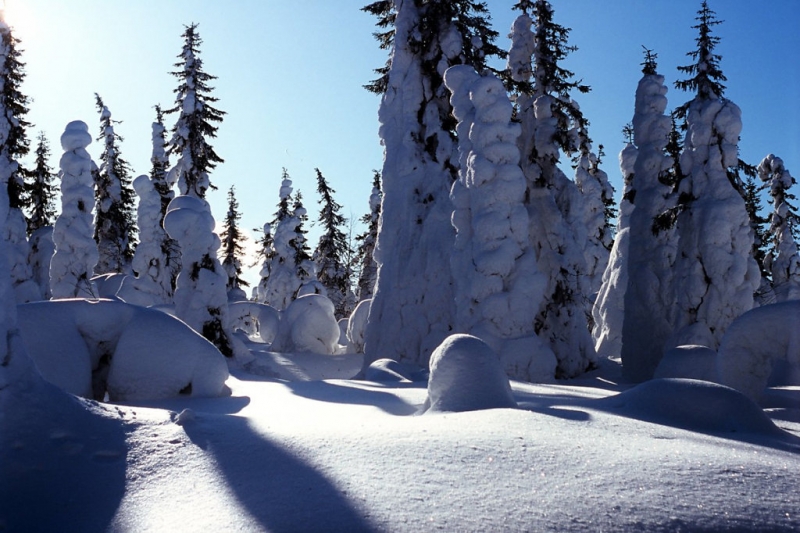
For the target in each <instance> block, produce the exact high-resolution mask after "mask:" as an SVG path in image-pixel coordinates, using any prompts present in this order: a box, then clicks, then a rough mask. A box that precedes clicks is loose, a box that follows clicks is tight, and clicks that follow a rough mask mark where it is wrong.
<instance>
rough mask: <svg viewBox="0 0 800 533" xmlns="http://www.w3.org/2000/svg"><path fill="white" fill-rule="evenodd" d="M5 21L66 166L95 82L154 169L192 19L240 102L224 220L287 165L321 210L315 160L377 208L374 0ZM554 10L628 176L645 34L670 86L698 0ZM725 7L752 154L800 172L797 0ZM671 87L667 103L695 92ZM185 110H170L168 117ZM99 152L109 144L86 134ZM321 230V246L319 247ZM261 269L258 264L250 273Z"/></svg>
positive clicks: (580, 2)
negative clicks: (73, 129) (70, 131)
mask: <svg viewBox="0 0 800 533" xmlns="http://www.w3.org/2000/svg"><path fill="white" fill-rule="evenodd" d="M5 3H6V12H7V13H6V19H7V21H8V23H9V24H10V25H11V26H12V27H14V28H15V32H16V35H17V36H18V37H19V38H20V39H22V41H23V42H22V49H23V50H24V54H23V61H25V62H26V63H27V68H26V70H27V78H26V80H25V84H24V86H23V91H24V92H25V93H26V94H27V95H29V96H30V97H31V98H32V99H33V101H32V103H31V106H30V108H31V112H30V114H29V115H28V118H29V120H30V121H31V122H33V123H34V124H35V129H34V130H33V131H32V132H31V138H34V137H35V134H36V132H37V131H38V130H43V131H45V133H46V134H47V136H48V137H49V139H50V141H51V145H52V149H53V153H54V155H53V161H52V164H53V166H54V167H57V165H58V158H59V157H60V151H61V150H60V146H59V143H58V139H59V137H60V135H61V133H62V132H63V129H64V126H65V125H66V124H67V122H69V121H71V120H83V121H85V122H87V123H88V124H89V126H90V129H91V130H92V131H93V132H96V131H97V130H98V129H99V125H98V120H99V116H98V114H97V112H96V110H95V108H94V93H95V92H97V93H99V94H100V95H101V96H102V97H103V99H104V101H105V103H106V105H107V106H108V107H109V109H110V110H111V112H112V114H113V118H114V119H116V120H121V121H122V123H121V124H119V125H118V126H117V132H118V133H120V134H121V135H122V136H123V137H124V138H125V140H124V142H123V143H122V148H121V149H122V155H123V157H125V158H126V159H127V160H128V161H129V162H130V163H131V165H132V167H133V169H134V173H135V175H138V174H143V173H147V172H148V171H149V168H150V163H149V158H150V150H151V145H150V124H151V122H152V121H153V119H154V111H153V106H154V105H155V104H157V103H160V104H161V105H162V106H163V107H169V106H171V105H172V103H173V98H174V95H173V93H172V90H173V88H174V87H175V86H176V82H175V78H173V77H172V76H170V75H169V74H168V72H169V71H170V70H172V68H173V63H174V62H175V61H176V56H177V54H178V53H179V52H180V50H181V45H182V40H181V38H180V34H181V33H182V31H183V25H184V24H189V23H191V22H196V23H199V32H200V35H201V37H202V38H203V41H204V43H203V45H202V58H203V60H204V65H205V69H206V71H207V72H208V73H210V74H213V75H215V76H218V77H219V79H218V80H216V81H215V83H214V86H215V91H214V96H216V97H218V98H219V102H218V107H219V108H220V109H222V110H224V111H226V112H227V113H228V114H227V116H226V117H225V121H224V122H223V123H222V124H221V126H220V129H219V135H218V138H217V139H216V140H215V141H212V144H213V145H214V147H215V149H216V150H217V152H218V153H219V155H220V156H221V157H223V158H224V159H225V163H224V164H221V165H219V167H218V168H217V170H216V171H215V172H214V173H213V174H212V175H211V180H212V183H214V184H215V185H216V186H217V187H219V190H218V191H216V192H211V193H209V198H208V199H209V201H210V203H211V205H212V209H213V211H214V214H215V216H216V217H217V219H221V218H222V217H224V214H225V194H226V191H227V189H228V187H229V186H230V185H231V184H236V191H237V197H238V199H239V202H240V209H241V211H242V213H243V219H242V225H243V227H245V228H248V229H249V228H254V227H260V226H261V225H263V223H264V222H266V221H268V220H270V219H271V217H272V213H273V212H274V211H275V207H276V204H277V201H278V189H279V186H280V175H281V168H282V167H286V168H287V169H288V171H289V173H290V175H291V176H292V178H293V180H294V184H295V190H297V189H300V190H301V191H302V192H303V195H304V198H305V204H306V207H307V208H308V209H309V213H310V215H311V217H312V218H316V214H317V211H318V208H317V204H316V201H317V198H316V196H317V195H316V184H315V173H314V168H315V167H319V168H320V169H321V170H322V172H323V174H324V175H325V176H326V177H327V178H328V180H329V182H330V183H331V185H332V186H333V188H334V189H336V191H337V200H338V201H339V202H340V203H342V204H344V205H345V209H344V213H343V214H344V215H345V216H352V217H354V218H358V217H360V216H361V215H362V214H363V213H364V212H366V210H367V208H368V198H369V194H370V188H371V179H372V169H380V168H381V166H382V148H381V146H380V144H379V139H378V136H377V131H378V122H377V109H378V105H379V98H378V97H376V96H374V95H372V94H370V93H368V92H367V91H365V90H364V89H362V88H361V86H362V85H363V84H364V83H366V82H368V81H369V80H371V79H372V78H373V77H374V76H373V72H372V69H373V68H375V67H378V66H381V65H382V64H383V63H384V61H385V59H386V53H385V52H384V51H382V50H380V49H378V47H377V43H375V41H374V40H373V38H372V32H373V31H374V29H375V28H374V20H373V18H372V17H371V16H369V15H367V14H365V13H362V12H361V11H360V10H359V8H360V7H362V6H363V5H364V4H366V3H367V1H366V0H336V1H324V0H295V1H291V2H289V1H279V0H231V1H229V2H219V1H212V0H191V1H190V0H139V1H136V2H129V1H120V0H70V1H69V2H66V1H64V0H5ZM514 3H515V2H514V1H512V0H502V1H501V0H492V1H489V2H488V4H489V7H490V10H491V13H492V17H493V22H494V28H495V29H496V30H497V31H498V32H499V33H500V39H499V41H498V43H499V45H500V46H501V47H503V48H507V44H508V39H507V37H506V35H507V34H508V30H509V28H510V26H511V22H512V20H513V18H514V17H515V16H516V12H514V11H512V10H511V6H512V5H513V4H514ZM552 3H553V6H554V8H555V17H556V21H557V22H559V23H560V24H562V25H564V26H567V27H571V28H572V33H571V36H570V41H571V44H574V45H576V46H578V47H579V50H578V51H577V52H575V53H574V54H572V55H571V56H570V58H569V59H568V62H567V64H566V66H567V68H569V69H571V70H573V71H574V72H575V73H576V75H577V77H579V78H581V79H583V81H584V82H585V83H587V84H589V85H590V86H591V87H592V89H593V90H592V92H591V93H590V94H588V95H577V96H576V99H577V100H578V102H579V104H580V105H581V107H582V109H583V111H584V113H585V115H586V116H587V117H588V118H589V120H590V121H591V128H590V135H591V136H592V138H593V139H594V140H595V145H598V144H603V145H605V150H606V154H607V155H606V159H605V165H604V168H605V170H606V171H607V172H608V174H609V175H610V176H611V178H612V182H613V183H614V185H615V186H616V187H617V189H620V188H621V178H620V177H619V171H618V168H617V162H616V156H617V153H618V152H619V150H620V149H621V148H622V146H623V144H622V134H621V129H622V127H623V126H624V125H625V124H626V123H627V122H629V121H630V119H631V117H632V115H633V98H634V92H635V89H636V84H637V82H638V80H639V78H640V77H641V71H640V66H639V63H641V61H642V48H641V46H642V45H645V46H647V47H648V48H651V49H653V50H654V51H655V52H656V53H658V62H659V70H660V72H661V73H662V74H664V75H665V76H666V78H667V81H668V83H669V84H670V86H671V84H672V82H673V81H674V80H675V79H678V78H679V77H680V75H679V73H678V72H677V71H676V69H675V67H676V66H677V65H685V64H688V63H689V62H690V61H691V60H690V59H689V58H688V57H686V55H685V54H686V52H688V51H690V50H692V49H693V47H694V38H695V37H696V33H695V30H693V29H692V28H691V26H692V25H693V24H695V20H694V17H695V16H696V11H697V9H698V8H699V6H700V1H699V0H649V1H644V0H610V1H605V2H599V1H597V0H568V1H567V0H563V1H560V0H554V1H553V2H552ZM710 7H711V8H712V9H713V10H715V11H716V12H717V16H718V17H719V18H720V19H721V20H724V23H723V24H722V25H719V26H717V27H716V28H715V32H716V35H718V36H720V37H721V38H722V42H721V44H720V45H719V48H718V52H719V53H720V54H721V55H722V56H723V59H722V69H723V72H724V73H725V75H726V76H727V77H728V82H727V86H728V90H727V93H726V96H727V97H728V98H730V99H731V100H733V101H734V102H736V103H737V104H738V105H739V106H740V107H741V108H742V111H743V121H744V129H743V132H742V139H741V143H740V148H741V155H742V158H743V159H745V160H746V161H748V162H750V163H753V164H757V163H758V162H759V161H760V160H761V158H763V157H764V156H765V155H766V154H768V153H770V152H772V153H775V154H776V155H778V156H780V157H782V158H783V159H784V161H785V162H786V164H787V167H788V168H789V170H790V171H791V172H792V173H793V174H794V175H795V176H800V61H798V60H797V57H796V54H797V50H800V31H798V27H800V1H798V0H770V1H769V2H757V3H756V2H752V0H711V2H710ZM690 97H691V96H690V95H688V94H686V93H682V92H680V91H677V90H675V89H671V90H670V92H669V94H668V98H669V102H670V103H669V105H670V108H672V107H675V106H677V105H680V104H682V103H683V102H685V101H686V100H688V99H690ZM173 121H174V116H173V117H167V125H168V126H171V125H172V123H173ZM89 151H90V153H91V154H92V155H93V156H97V155H99V152H100V145H99V144H98V143H95V144H93V145H92V146H90V147H89ZM316 239H317V236H316V233H315V232H314V230H313V229H312V234H311V244H312V246H313V245H315V244H316ZM250 279H252V275H251V276H250Z"/></svg>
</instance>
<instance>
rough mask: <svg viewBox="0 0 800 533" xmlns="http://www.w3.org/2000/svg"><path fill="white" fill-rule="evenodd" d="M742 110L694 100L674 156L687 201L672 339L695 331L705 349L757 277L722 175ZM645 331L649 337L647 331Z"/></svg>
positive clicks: (743, 219) (737, 199) (749, 295)
mask: <svg viewBox="0 0 800 533" xmlns="http://www.w3.org/2000/svg"><path fill="white" fill-rule="evenodd" d="M741 115H742V112H741V110H740V109H739V107H737V106H736V104H734V103H733V102H731V101H729V100H719V99H714V100H700V99H695V100H693V101H692V102H691V104H690V106H689V113H688V117H687V127H688V130H687V134H686V143H685V146H684V150H683V152H682V153H681V160H680V166H681V170H682V171H683V173H684V175H686V176H687V177H686V178H685V179H684V180H682V181H681V185H680V189H679V192H680V193H681V194H683V195H684V196H685V195H689V196H690V197H691V200H690V201H689V203H688V204H687V205H686V207H685V208H684V209H683V211H682V212H681V213H680V215H678V221H677V233H678V250H677V254H676V262H675V269H674V272H675V290H676V298H675V300H674V301H675V308H676V310H677V317H676V320H675V323H674V326H675V330H676V333H675V334H674V337H673V338H675V339H680V338H681V335H682V331H681V329H686V328H688V329H695V330H702V333H701V334H703V335H707V336H709V337H710V338H711V342H712V343H713V344H707V345H708V346H709V347H710V348H716V347H717V346H719V342H720V341H721V339H722V336H723V334H724V333H725V329H726V328H727V327H728V325H729V324H730V323H731V322H733V320H734V319H735V318H736V317H738V316H739V315H741V314H742V313H744V312H745V311H748V310H749V309H750V308H752V307H753V294H754V293H755V291H756V289H758V286H759V284H760V281H761V274H760V272H759V269H758V265H757V264H756V261H755V259H753V257H752V248H753V230H752V228H751V226H750V217H749V216H748V214H747V210H746V209H745V205H744V200H743V199H742V196H741V195H740V194H739V192H738V191H737V190H736V189H735V188H734V187H733V185H732V184H731V182H730V180H729V179H728V174H727V169H728V168H730V167H735V166H736V165H737V164H738V160H739V153H738V147H737V143H738V141H739V134H740V133H741V131H742V119H741ZM634 216H635V212H634ZM631 246H634V244H633V243H631ZM650 310H651V308H650V307H649V306H648V311H650ZM634 314H635V313H634ZM636 329H637V331H638V332H640V333H641V332H643V331H648V329H647V328H642V327H638V328H636ZM623 335H624V333H623ZM656 335H657V334H656ZM647 336H648V342H649V343H652V342H653V338H654V336H653V334H651V333H648V335H647ZM668 343H670V344H672V345H677V344H678V342H676V341H673V342H670V341H668ZM702 344H705V343H702ZM623 348H624V341H623ZM623 357H624V356H623ZM645 377H646V376H645Z"/></svg>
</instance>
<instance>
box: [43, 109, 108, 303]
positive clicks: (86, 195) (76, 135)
mask: <svg viewBox="0 0 800 533" xmlns="http://www.w3.org/2000/svg"><path fill="white" fill-rule="evenodd" d="M91 142H92V136H91V135H90V134H89V127H88V126H87V125H86V123H85V122H81V121H80V120H76V121H73V122H70V123H69V124H67V127H66V129H65V131H64V134H63V135H62V136H61V147H62V148H63V149H64V155H63V156H61V172H60V173H59V177H60V178H61V214H60V215H59V216H58V218H57V219H56V223H55V227H54V228H53V244H54V245H55V253H54V254H53V258H52V260H51V261H50V290H51V291H52V294H53V298H75V297H81V298H91V297H93V296H95V295H96V291H95V289H94V287H93V286H92V283H91V278H92V275H93V273H94V267H95V265H96V264H97V260H98V257H99V255H98V252H97V244H96V243H95V241H94V238H93V237H92V235H93V234H94V221H93V219H92V208H93V207H94V178H93V177H92V172H93V170H94V169H95V168H96V166H95V164H94V163H93V162H92V158H91V157H90V156H89V153H88V152H87V151H86V147H87V146H89V144H90V143H91Z"/></svg>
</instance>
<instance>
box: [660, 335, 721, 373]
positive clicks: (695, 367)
mask: <svg viewBox="0 0 800 533" xmlns="http://www.w3.org/2000/svg"><path fill="white" fill-rule="evenodd" d="M653 377H654V378H686V379H700V380H703V381H714V382H716V381H718V379H717V352H715V351H714V350H712V349H711V348H709V347H708V346H701V345H699V344H687V345H683V346H676V347H675V348H672V349H669V350H667V351H666V352H665V353H664V356H663V357H662V358H661V361H660V362H659V363H658V366H657V367H656V371H655V374H654V375H653Z"/></svg>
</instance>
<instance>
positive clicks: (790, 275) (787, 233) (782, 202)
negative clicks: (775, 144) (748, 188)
mask: <svg viewBox="0 0 800 533" xmlns="http://www.w3.org/2000/svg"><path fill="white" fill-rule="evenodd" d="M758 175H759V177H760V178H761V179H762V180H763V181H764V182H766V183H767V186H768V187H769V194H770V196H771V197H772V200H773V211H772V214H771V215H770V227H769V234H770V236H771V237H772V239H773V240H774V242H773V248H772V250H771V251H770V252H769V254H768V255H767V259H766V261H765V262H766V263H767V264H768V268H769V270H770V272H771V273H772V287H773V290H774V292H775V296H776V298H777V301H779V302H783V301H787V300H798V299H800V255H799V254H798V249H797V243H796V242H795V240H794V236H793V235H792V228H793V227H795V228H797V227H798V225H800V221H799V220H797V219H795V220H793V221H792V220H790V217H791V216H792V215H795V216H796V213H791V211H790V205H789V203H788V201H787V197H786V196H787V192H788V191H789V189H790V188H791V187H792V185H794V184H795V180H794V178H793V177H792V175H791V174H789V171H788V170H787V169H786V167H785V166H784V164H783V160H782V159H781V158H780V157H775V156H774V155H772V154H769V155H768V156H767V157H765V158H764V159H763V160H762V161H761V163H759V165H758Z"/></svg>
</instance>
